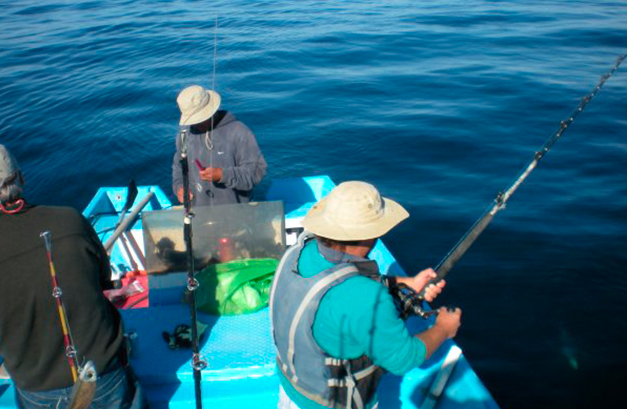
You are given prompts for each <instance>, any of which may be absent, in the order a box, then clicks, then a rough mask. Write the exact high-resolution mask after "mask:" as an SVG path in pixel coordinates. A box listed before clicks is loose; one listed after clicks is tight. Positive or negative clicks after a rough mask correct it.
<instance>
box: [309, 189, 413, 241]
mask: <svg viewBox="0 0 627 409" xmlns="http://www.w3.org/2000/svg"><path fill="white" fill-rule="evenodd" d="M407 217H409V213H407V211H406V210H405V209H404V208H403V207H402V206H401V205H400V204H398V203H396V202H395V201H393V200H390V199H387V198H384V197H381V195H380V194H379V191H378V190H377V189H376V188H375V187H374V186H372V185H371V184H368V183H365V182H344V183H341V184H340V185H338V186H337V187H336V188H334V189H333V190H332V191H331V193H329V195H328V196H327V197H325V198H324V199H322V200H320V201H319V202H318V203H316V204H315V205H314V207H313V208H311V210H310V211H309V212H308V213H307V215H306V216H305V218H304V219H303V227H304V228H305V229H307V230H309V231H310V232H312V233H314V234H315V235H317V236H320V237H326V238H329V239H332V240H339V241H355V240H368V239H374V238H378V237H381V236H383V235H384V234H385V233H387V232H388V231H390V230H391V229H392V228H393V227H394V226H396V225H397V224H399V223H400V222H401V221H403V220H405V219H406V218H407Z"/></svg>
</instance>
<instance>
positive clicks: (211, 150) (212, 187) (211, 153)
mask: <svg viewBox="0 0 627 409" xmlns="http://www.w3.org/2000/svg"><path fill="white" fill-rule="evenodd" d="M176 102H177V104H178V106H179V109H180V110H181V120H180V122H179V124H180V125H181V130H188V136H187V138H186V144H187V158H188V164H189V190H190V199H191V200H192V204H193V205H194V206H207V205H220V204H230V203H247V202H249V201H250V198H251V195H252V190H253V188H254V187H255V186H256V185H257V184H259V182H261V179H263V177H264V176H265V174H266V172H267V170H268V165H267V163H266V160H265V159H264V157H263V154H262V153H261V150H260V149H259V145H258V144H257V140H256V139H255V135H254V134H253V133H252V132H251V131H250V129H249V128H248V127H247V126H246V125H244V124H243V123H242V122H240V121H238V120H237V119H236V118H235V116H234V115H233V114H231V113H230V112H228V111H223V110H218V108H219V107H220V102H221V98H220V95H219V94H218V93H217V92H215V91H212V90H207V89H205V88H203V87H201V86H200V85H192V86H189V87H187V88H185V89H184V90H183V91H181V93H180V94H179V95H178V98H177V100H176ZM179 135H180V134H179ZM172 190H173V191H174V194H175V195H176V197H177V198H178V200H179V202H181V203H182V202H183V172H182V167H181V138H180V136H179V137H177V138H176V153H175V154H174V159H173V161H172Z"/></svg>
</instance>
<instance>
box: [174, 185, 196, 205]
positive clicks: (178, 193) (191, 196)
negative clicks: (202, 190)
mask: <svg viewBox="0 0 627 409" xmlns="http://www.w3.org/2000/svg"><path fill="white" fill-rule="evenodd" d="M176 198H177V199H178V200H179V203H181V204H182V203H183V186H181V187H179V188H178V190H177V191H176ZM193 199H194V194H193V193H192V191H191V190H190V191H189V201H190V202H191V201H192V200H193Z"/></svg>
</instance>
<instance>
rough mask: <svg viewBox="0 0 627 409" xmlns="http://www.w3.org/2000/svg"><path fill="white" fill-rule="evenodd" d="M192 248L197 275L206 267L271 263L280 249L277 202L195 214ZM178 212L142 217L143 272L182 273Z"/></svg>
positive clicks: (282, 240) (281, 221)
mask: <svg viewBox="0 0 627 409" xmlns="http://www.w3.org/2000/svg"><path fill="white" fill-rule="evenodd" d="M194 213H195V216H194V218H193V219H192V233H193V234H192V238H193V239H192V245H193V250H194V259H195V263H196V266H195V267H196V271H198V270H201V269H203V268H204V267H206V266H207V265H209V264H211V263H224V262H227V261H231V260H238V259H252V258H276V259H280V258H281V256H282V255H283V251H284V250H285V220H284V217H283V203H282V202H253V203H246V204H232V205H221V206H203V207H198V208H195V209H194ZM183 214H184V212H183V207H182V206H180V207H175V208H170V209H166V210H158V211H152V212H145V213H143V220H142V222H143V229H144V246H145V250H146V270H147V271H148V273H165V272H171V271H187V253H186V249H185V241H184V238H183Z"/></svg>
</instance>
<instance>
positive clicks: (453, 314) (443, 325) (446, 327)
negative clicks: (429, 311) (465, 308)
mask: <svg viewBox="0 0 627 409" xmlns="http://www.w3.org/2000/svg"><path fill="white" fill-rule="evenodd" d="M461 317H462V310H461V309H460V308H451V309H449V308H447V307H440V309H439V310H438V317H437V318H436V320H435V326H436V327H439V328H440V329H441V330H442V331H444V333H445V334H446V336H447V337H448V338H453V337H455V335H457V330H458V329H459V326H460V325H461Z"/></svg>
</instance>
